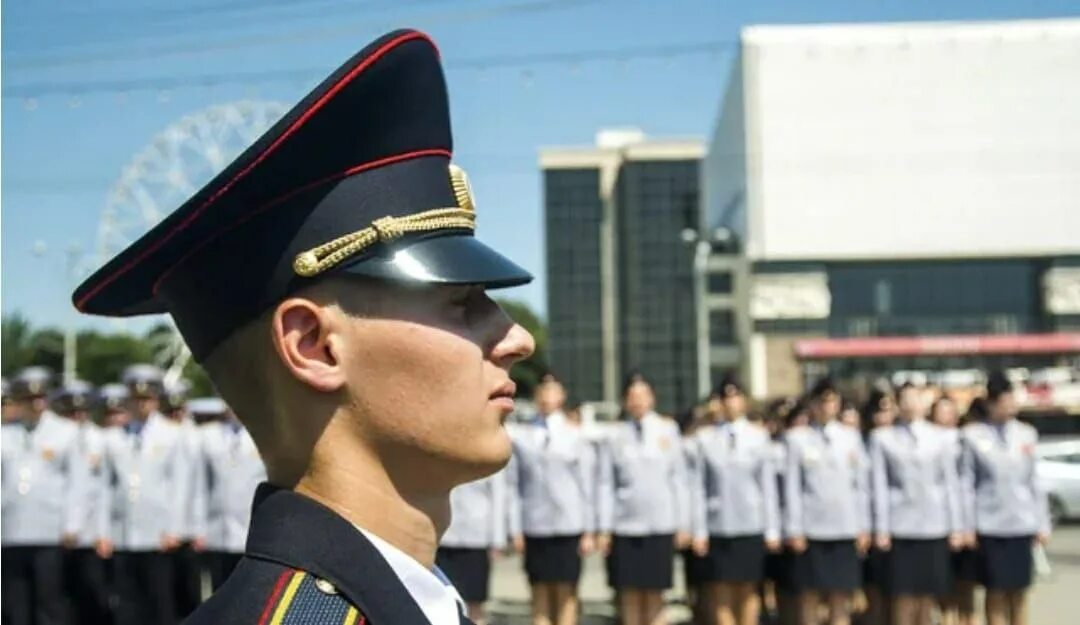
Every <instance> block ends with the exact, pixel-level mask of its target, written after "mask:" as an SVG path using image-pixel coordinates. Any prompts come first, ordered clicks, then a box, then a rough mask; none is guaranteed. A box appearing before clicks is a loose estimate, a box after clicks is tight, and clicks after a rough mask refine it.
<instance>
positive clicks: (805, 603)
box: [784, 378, 871, 625]
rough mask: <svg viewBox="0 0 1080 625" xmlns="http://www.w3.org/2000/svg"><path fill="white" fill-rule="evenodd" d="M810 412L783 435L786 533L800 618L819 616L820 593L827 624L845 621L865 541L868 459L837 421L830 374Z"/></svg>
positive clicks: (813, 394) (853, 433) (855, 436)
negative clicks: (804, 422)
mask: <svg viewBox="0 0 1080 625" xmlns="http://www.w3.org/2000/svg"><path fill="white" fill-rule="evenodd" d="M809 411H810V419H811V423H810V425H809V426H803V427H796V428H793V429H791V430H790V431H789V432H788V433H787V436H786V440H787V447H788V457H787V467H786V469H785V473H784V504H785V506H786V507H785V509H784V534H785V536H787V540H788V545H789V547H790V549H791V551H792V552H793V554H794V556H793V561H792V576H793V583H794V584H795V586H796V587H797V588H798V589H799V593H800V601H799V603H800V609H799V613H800V617H801V619H802V622H803V623H804V624H805V625H811V624H816V623H817V622H818V617H817V615H818V608H819V604H820V601H821V599H822V598H824V599H825V600H826V601H827V605H828V611H829V621H830V623H832V625H847V624H848V623H850V622H851V617H850V613H849V610H850V608H849V605H850V602H851V599H852V595H853V594H854V592H855V591H856V590H858V588H859V586H860V584H861V581H862V580H861V570H860V569H861V567H860V564H859V555H860V553H865V552H866V549H867V547H868V546H869V543H870V525H871V524H870V502H869V496H870V490H869V481H870V480H869V476H870V463H869V460H868V458H867V456H866V452H865V448H864V447H863V443H862V437H861V436H860V434H859V432H858V431H857V430H854V429H852V428H850V427H848V426H846V425H841V424H840V423H838V422H837V420H836V418H837V415H838V414H839V412H840V395H839V393H837V391H836V389H835V387H834V386H833V385H832V382H831V381H830V380H829V379H828V378H826V379H823V380H821V381H820V382H818V383H817V384H816V385H815V386H814V387H813V389H812V390H811V391H810V396H809Z"/></svg>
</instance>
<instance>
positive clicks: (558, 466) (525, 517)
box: [507, 414, 596, 536]
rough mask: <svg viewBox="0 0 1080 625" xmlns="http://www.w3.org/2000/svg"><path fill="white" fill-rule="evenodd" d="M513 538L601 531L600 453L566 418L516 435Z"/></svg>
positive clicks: (511, 478) (517, 429) (510, 472)
mask: <svg viewBox="0 0 1080 625" xmlns="http://www.w3.org/2000/svg"><path fill="white" fill-rule="evenodd" d="M510 436H511V439H512V440H513V444H514V456H513V459H512V460H511V463H510V466H509V467H507V486H508V490H509V494H510V504H509V505H510V518H509V525H510V533H511V535H514V536H517V535H521V534H524V535H527V536H572V535H576V534H582V533H586V532H593V531H595V530H596V513H595V510H594V496H595V490H596V489H595V486H596V471H595V465H596V452H595V447H594V446H593V444H592V443H591V442H589V441H588V440H587V439H586V438H585V436H584V434H583V433H582V431H581V428H578V427H574V426H573V425H571V424H569V423H567V421H566V419H565V418H564V417H562V415H560V414H553V415H551V416H549V417H548V418H547V419H536V420H535V421H533V422H532V423H526V424H521V425H516V426H514V427H513V428H512V429H511V430H510Z"/></svg>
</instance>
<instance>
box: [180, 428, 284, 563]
mask: <svg viewBox="0 0 1080 625" xmlns="http://www.w3.org/2000/svg"><path fill="white" fill-rule="evenodd" d="M198 433H199V438H200V442H199V444H198V455H197V456H196V459H195V462H194V466H195V469H194V476H195V477H194V480H195V486H194V487H193V489H192V490H193V494H194V501H193V506H192V508H193V509H194V511H195V514H194V517H195V518H194V524H195V525H194V528H193V531H194V535H195V536H198V537H202V538H204V539H205V540H206V548H207V549H209V550H211V551H221V552H225V553H243V551H244V544H245V542H246V541H247V533H248V526H249V525H250V524H251V500H252V498H253V497H254V496H255V489H256V488H258V486H259V484H261V483H262V482H264V481H266V467H265V465H263V461H262V458H261V457H260V456H259V450H258V449H257V448H256V447H255V441H254V440H252V438H251V434H249V433H248V431H247V430H246V429H244V428H243V427H234V426H233V425H231V424H229V423H207V424H206V425H203V426H201V427H200V428H199V432H198Z"/></svg>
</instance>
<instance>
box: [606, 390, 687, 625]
mask: <svg viewBox="0 0 1080 625" xmlns="http://www.w3.org/2000/svg"><path fill="white" fill-rule="evenodd" d="M655 405H656V398H655V396H654V394H653V389H652V386H651V385H650V384H649V382H648V380H646V379H645V378H644V377H643V376H641V375H635V376H632V377H631V378H630V380H629V381H628V382H627V384H626V386H625V388H624V390H623V415H622V419H621V420H620V421H619V422H617V423H615V424H614V425H613V427H612V428H611V429H610V430H609V432H608V433H607V436H606V437H605V439H604V440H603V441H601V443H600V445H599V448H598V451H599V460H598V479H597V482H598V485H597V494H596V496H597V503H596V506H597V516H598V531H599V536H598V541H597V545H598V548H599V550H600V551H601V552H603V553H605V554H607V575H608V583H609V584H611V586H612V588H614V589H615V591H616V599H617V604H618V611H619V617H620V621H621V622H622V623H624V625H638V624H642V625H644V624H650V623H651V624H653V625H659V624H661V623H664V622H665V621H664V618H663V613H664V599H663V592H664V591H665V590H667V589H668V588H670V587H671V584H672V575H673V571H672V566H673V561H674V555H675V548H676V547H680V548H681V547H684V546H686V545H688V544H689V542H690V534H689V530H690V498H689V492H688V489H687V475H686V463H685V459H684V457H683V449H682V445H681V439H680V436H679V428H678V426H677V425H676V424H675V421H674V420H672V419H668V418H665V417H661V416H660V415H658V414H657V413H656V412H655V410H654V407H655Z"/></svg>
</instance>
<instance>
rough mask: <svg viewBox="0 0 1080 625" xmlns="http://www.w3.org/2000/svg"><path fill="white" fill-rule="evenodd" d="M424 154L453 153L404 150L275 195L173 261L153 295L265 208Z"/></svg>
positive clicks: (440, 149)
mask: <svg viewBox="0 0 1080 625" xmlns="http://www.w3.org/2000/svg"><path fill="white" fill-rule="evenodd" d="M424 156H445V157H446V158H451V157H452V156H453V155H452V154H451V153H450V150H444V149H442V148H432V149H430V150H417V151H416V152H406V153H404V154H397V155H395V156H387V157H386V158H380V159H378V160H375V161H369V162H367V163H362V164H360V165H356V166H355V167H350V168H349V169H346V170H345V171H343V172H340V173H336V174H332V175H330V176H327V177H325V178H323V179H321V180H316V181H315V182H312V183H310V184H306V185H304V186H302V187H299V188H297V189H293V190H292V191H289V192H288V193H286V194H285V195H282V196H280V197H276V198H274V199H272V200H270V201H269V202H267V203H266V204H263V205H262V206H260V207H258V208H256V209H255V210H253V211H251V212H250V213H248V214H246V215H244V216H243V217H242V218H240V219H239V220H237V221H236V222H234V223H231V224H229V225H228V226H226V227H225V228H222V229H221V230H219V231H217V232H215V233H214V234H212V235H211V236H209V237H207V238H206V239H205V240H203V242H202V243H200V244H199V245H197V246H195V247H194V248H192V249H190V250H188V253H187V254H184V255H183V256H182V257H181V258H180V260H178V261H176V262H175V263H173V264H172V265H171V266H170V267H169V268H168V269H166V270H165V271H164V272H162V274H161V275H160V276H159V277H158V279H157V280H155V281H154V287H153V293H154V295H157V294H158V291H159V290H160V289H161V285H162V283H163V282H165V280H166V279H167V278H168V277H169V276H170V275H172V272H173V271H175V270H176V268H177V267H180V266H181V265H183V264H184V263H185V262H186V261H187V260H188V259H189V258H191V257H192V256H193V255H194V254H196V253H197V252H198V251H199V250H201V249H202V248H204V247H206V246H207V245H210V243H212V242H213V241H214V240H215V239H217V238H218V237H220V236H222V235H224V234H225V233H227V232H231V231H232V230H235V229H236V228H239V227H240V226H242V225H244V224H245V223H247V222H248V221H249V220H251V219H252V218H253V217H255V216H256V215H259V214H261V213H263V212H265V211H267V210H269V209H271V208H273V207H275V206H279V205H281V204H282V203H284V202H286V201H287V200H289V199H290V198H292V197H295V196H297V195H299V194H301V193H303V192H305V191H310V190H311V189H314V188H316V187H318V186H319V185H323V184H326V183H328V182H333V181H335V180H340V179H341V178H348V177H349V176H351V175H353V174H358V173H360V172H362V171H367V170H369V169H375V168H377V167H382V166H384V165H391V164H393V163H400V162H401V161H408V160H412V159H414V158H421V157H424Z"/></svg>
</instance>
